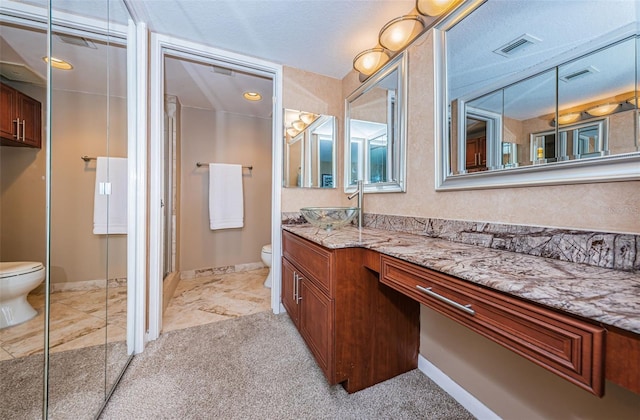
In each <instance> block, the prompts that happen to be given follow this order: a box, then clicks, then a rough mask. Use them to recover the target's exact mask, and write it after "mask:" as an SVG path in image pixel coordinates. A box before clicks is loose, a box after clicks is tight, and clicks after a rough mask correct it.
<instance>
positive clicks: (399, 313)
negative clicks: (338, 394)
mask: <svg viewBox="0 0 640 420" xmlns="http://www.w3.org/2000/svg"><path fill="white" fill-rule="evenodd" d="M639 281H640V278H639V275H638V274H637V273H635V272H623V271H617V270H609V269H602V268H599V267H591V266H586V265H584V264H575V263H569V262H564V261H557V260H550V259H546V258H540V257H535V256H530V255H522V254H517V253H513V252H508V251H500V250H494V249H487V248H484V247H479V246H475V245H468V244H462V243H455V242H450V241H445V240H441V239H436V238H428V237H424V236H420V235H413V234H406V233H400V232H388V231H381V230H377V229H369V228H365V229H362V230H361V231H360V230H358V229H355V228H351V227H346V228H344V229H340V230H339V231H335V232H331V233H327V232H325V231H322V230H319V229H317V228H313V227H311V226H308V225H299V226H286V225H285V226H284V232H283V289H282V293H283V295H282V296H283V304H284V306H285V308H286V309H287V311H288V312H289V314H290V315H291V318H292V319H293V320H294V323H295V324H296V326H297V327H298V329H299V331H300V333H301V335H302V337H303V338H304V339H305V341H306V342H307V344H308V346H309V348H310V349H311V351H312V353H313V354H314V356H315V357H316V360H317V361H318V364H319V365H320V366H321V368H322V369H323V371H324V372H325V376H326V377H327V379H328V380H329V382H330V383H332V384H335V383H340V382H344V386H345V388H346V389H347V391H348V392H354V391H357V390H359V389H362V388H364V387H366V386H370V385H373V384H375V383H377V382H380V381H383V380H385V379H388V378H391V377H393V376H395V375H397V374H400V373H403V372H404V371H407V370H409V369H411V368H413V367H415V366H416V364H417V355H418V350H419V348H418V346H419V342H418V340H419V305H418V303H419V304H422V305H424V306H427V307H429V308H431V309H433V310H435V311H437V312H439V313H441V314H443V315H444V316H447V317H449V318H451V319H453V320H455V321H456V322H459V323H461V324H462V325H465V326H466V327H468V328H470V329H471V330H473V331H475V332H476V333H478V334H481V335H483V336H484V337H486V338H488V339H490V340H493V341H495V342H497V343H499V344H501V345H502V346H504V347H506V348H508V349H510V350H512V351H514V352H516V353H517V354H519V355H521V356H523V357H525V358H527V359H528V360H530V361H532V362H534V363H536V364H538V365H539V366H542V367H544V368H545V369H547V370H549V371H551V372H553V373H555V374H557V375H559V376H561V377H562V378H564V379H566V380H568V381H570V382H572V383H573V384H575V385H577V386H579V387H581V388H582V389H584V390H587V391H588V392H591V393H593V394H595V395H597V396H602V395H603V394H604V385H605V379H607V380H609V381H612V382H614V383H617V384H619V385H621V386H623V387H625V388H627V389H630V390H632V391H633V392H636V393H640V366H637V363H634V362H633V361H637V360H638V359H640V319H639V318H638V317H635V316H628V315H629V314H630V313H634V311H637V310H638V308H637V306H638V305H639V302H638V299H637V297H636V294H635V292H634V290H635V287H637V284H638V282H639ZM595 283H598V284H601V286H600V287H599V288H595V287H593V286H594V284H595ZM607 288H610V290H608V289H607ZM603 289H605V290H603ZM594 290H598V293H600V296H598V297H595V296H593V295H594V293H595V292H594ZM616 301H617V302H616ZM618 312H619V313H618ZM624 314H626V315H627V316H625V315H624ZM345 381H346V382H345Z"/></svg>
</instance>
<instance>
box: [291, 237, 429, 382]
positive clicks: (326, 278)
mask: <svg viewBox="0 0 640 420" xmlns="http://www.w3.org/2000/svg"><path fill="white" fill-rule="evenodd" d="M282 243H283V258H282V303H283V305H284V307H285V308H286V310H287V312H288V313H289V316H290V317H291V320H292V321H293V323H294V324H295V325H296V327H297V328H298V331H300V335H301V336H302V337H303V338H304V340H305V342H306V343H307V346H308V347H309V349H310V350H311V352H312V353H313V355H314V357H315V359H316V361H317V362H318V365H319V366H320V368H321V369H322V371H323V372H324V375H325V377H326V378H327V380H328V381H329V383H331V384H337V383H342V384H343V386H344V388H345V389H346V390H347V392H350V393H351V392H356V391H359V390H361V389H363V388H367V387H369V386H371V385H374V384H376V383H378V382H382V381H384V380H387V379H389V378H392V377H394V376H396V375H399V374H401V373H404V372H407V371H409V370H412V369H415V368H416V367H417V364H418V342H419V329H418V327H419V326H418V323H417V322H416V321H417V320H418V317H419V313H420V307H419V304H418V302H416V301H414V300H413V299H411V298H409V297H407V296H405V295H403V294H402V293H399V292H397V291H395V290H393V289H391V288H389V287H387V286H385V285H383V284H380V283H379V282H378V272H379V267H380V257H379V254H378V253H377V252H375V251H371V250H367V249H364V248H341V249H333V250H330V249H327V248H324V247H321V246H318V245H317V244H315V243H313V242H311V241H308V240H306V239H303V238H301V237H299V236H296V235H294V234H292V233H290V232H286V231H285V232H283V237H282Z"/></svg>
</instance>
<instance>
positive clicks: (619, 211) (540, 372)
mask: <svg viewBox="0 0 640 420" xmlns="http://www.w3.org/2000/svg"><path fill="white" fill-rule="evenodd" d="M432 41H433V40H432V38H431V36H430V34H427V36H424V37H423V38H421V39H419V40H418V41H417V42H416V43H414V45H413V46H411V47H410V48H409V53H410V57H409V58H410V59H409V98H408V99H409V114H408V118H409V126H408V150H407V162H408V171H407V192H406V193H391V194H367V195H365V199H364V202H365V211H366V212H370V213H381V214H393V215H406V216H418V217H434V218H446V219H460V220H475V221H490V222H504V223H514V224H526V225H541V226H555V227H566V228H577V229H587V230H597V231H614V232H629V233H640V223H638V220H639V219H638V217H639V215H640V194H638V191H640V182H637V181H633V182H612V183H598V184H577V185H560V186H547V187H525V188H506V189H493V190H491V189H488V190H476V191H455V192H436V191H435V188H434V187H435V159H436V156H435V155H434V150H435V148H434V147H435V146H434V138H435V133H434V121H433V114H434V113H433V107H434V103H433V96H434V89H433V88H434V80H433V50H432ZM323 83H324V80H323V78H322V77H318V79H317V81H315V82H314V81H313V80H309V79H308V80H307V84H316V85H320V84H323ZM286 85H287V80H286V79H285V86H286ZM357 86H359V83H358V79H357V75H356V74H355V73H354V72H351V73H349V74H348V75H347V76H346V77H345V78H344V79H343V95H344V96H343V97H346V96H348V95H349V94H350V93H351V92H352V91H353V90H354V89H355V88H356V87H357ZM307 89H311V87H310V86H308V87H307ZM288 106H293V105H288ZM339 137H340V139H341V140H340V142H342V138H343V132H342V131H340V132H339ZM339 150H340V155H339V156H340V157H339V159H338V167H339V168H341V167H342V164H343V163H342V162H343V159H342V148H340V149H339ZM339 172H340V174H341V172H342V171H341V170H339ZM340 179H342V176H341V177H340ZM285 192H286V193H287V194H284V193H283V211H296V210H297V208H299V207H302V206H305V205H311V204H313V205H335V204H338V203H342V204H346V203H348V201H347V200H346V198H345V194H344V193H343V192H342V188H340V189H338V190H332V192H329V191H316V190H285ZM420 353H421V354H422V355H423V356H424V357H425V358H427V359H428V360H429V361H430V362H432V363H433V364H435V365H436V366H437V367H438V368H439V369H441V370H442V371H443V372H444V373H445V374H447V375H449V376H450V377H451V378H452V379H453V380H454V381H456V382H458V383H459V384H460V385H462V386H463V387H464V388H465V389H466V390H467V391H469V392H470V393H471V394H473V395H475V396H476V397H478V398H479V399H480V400H481V401H482V402H483V403H485V404H486V405H487V406H488V407H489V408H490V409H492V410H493V411H495V412H496V413H497V414H498V415H501V416H503V417H504V418H518V419H520V418H527V419H529V418H576V417H582V418H625V417H630V416H631V415H637V413H638V410H639V409H640V396H638V395H635V394H632V393H630V392H629V391H626V390H624V389H621V388H619V387H617V386H615V385H613V384H609V383H608V384H607V391H606V392H607V396H606V397H605V398H603V399H598V398H597V397H594V396H592V395H590V394H588V393H587V392H585V391H582V390H580V389H579V388H577V387H575V386H573V385H571V384H569V383H568V382H565V381H564V380H561V379H559V378H558V377H556V376H555V375H553V374H550V373H548V372H547V371H546V370H544V369H542V368H540V367H538V366H535V365H533V364H532V363H531V362H529V361H526V360H525V359H523V358H521V357H519V356H517V355H515V354H514V353H511V352H510V351H508V350H505V349H503V348H502V347H500V346H499V345H497V344H494V343H491V342H489V341H488V340H486V339H484V338H482V337H480V336H478V335H477V334H475V333H472V332H470V331H469V330H467V329H466V328H465V327H462V326H459V325H458V324H456V323H454V322H453V321H449V320H448V319H445V318H444V317H441V316H439V315H437V314H435V313H434V312H433V311H431V310H429V309H427V308H424V307H423V308H422V311H421V344H420Z"/></svg>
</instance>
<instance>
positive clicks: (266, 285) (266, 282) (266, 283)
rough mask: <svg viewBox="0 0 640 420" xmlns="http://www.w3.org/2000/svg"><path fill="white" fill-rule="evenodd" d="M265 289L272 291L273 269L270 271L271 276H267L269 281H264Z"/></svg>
mask: <svg viewBox="0 0 640 420" xmlns="http://www.w3.org/2000/svg"><path fill="white" fill-rule="evenodd" d="M264 287H266V288H267V289H271V269H269V275H268V276H267V279H266V280H265V281H264Z"/></svg>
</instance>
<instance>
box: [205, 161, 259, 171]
mask: <svg viewBox="0 0 640 420" xmlns="http://www.w3.org/2000/svg"><path fill="white" fill-rule="evenodd" d="M208 165H209V164H208V163H202V162H196V166H197V167H198V168H199V167H201V166H208ZM242 167H243V168H245V169H248V170H250V171H253V165H251V166H245V165H243V166H242Z"/></svg>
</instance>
